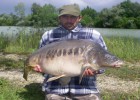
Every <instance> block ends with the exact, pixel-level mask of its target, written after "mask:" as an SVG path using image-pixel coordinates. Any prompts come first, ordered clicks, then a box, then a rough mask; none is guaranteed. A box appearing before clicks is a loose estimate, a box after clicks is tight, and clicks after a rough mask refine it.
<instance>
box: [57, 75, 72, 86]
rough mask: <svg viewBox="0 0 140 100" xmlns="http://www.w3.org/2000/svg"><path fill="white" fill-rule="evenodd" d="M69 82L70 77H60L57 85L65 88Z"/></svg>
mask: <svg viewBox="0 0 140 100" xmlns="http://www.w3.org/2000/svg"><path fill="white" fill-rule="evenodd" d="M70 80H71V77H62V78H60V79H59V83H60V84H61V85H62V86H65V85H67V84H68V83H69V82H70Z"/></svg>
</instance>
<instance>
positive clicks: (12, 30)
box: [0, 26, 140, 38]
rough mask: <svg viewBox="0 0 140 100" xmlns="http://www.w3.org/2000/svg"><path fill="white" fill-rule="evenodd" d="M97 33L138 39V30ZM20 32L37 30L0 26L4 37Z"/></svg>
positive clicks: (102, 30)
mask: <svg viewBox="0 0 140 100" xmlns="http://www.w3.org/2000/svg"><path fill="white" fill-rule="evenodd" d="M49 29H51V28H44V29H40V30H41V33H44V32H45V31H47V30H49ZM95 29H96V30H97V31H99V32H100V33H101V34H102V35H103V36H106V37H110V36H125V37H128V36H130V37H134V38H140V29H114V28H95ZM20 31H22V32H25V33H26V34H31V33H34V32H35V31H38V29H35V28H32V27H17V26H0V34H3V35H6V36H9V37H11V36H13V35H16V34H18V33H19V32H20Z"/></svg>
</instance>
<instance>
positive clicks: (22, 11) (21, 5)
mask: <svg viewBox="0 0 140 100" xmlns="http://www.w3.org/2000/svg"><path fill="white" fill-rule="evenodd" d="M15 12H16V15H17V16H18V17H19V18H20V19H24V17H25V7H24V3H23V2H20V3H18V4H17V5H16V6H15Z"/></svg>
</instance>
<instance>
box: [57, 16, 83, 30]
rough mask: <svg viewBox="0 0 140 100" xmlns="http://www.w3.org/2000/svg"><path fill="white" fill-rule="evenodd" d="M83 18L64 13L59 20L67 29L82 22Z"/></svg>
mask: <svg viewBox="0 0 140 100" xmlns="http://www.w3.org/2000/svg"><path fill="white" fill-rule="evenodd" d="M81 18H82V17H81V16H73V15H62V16H60V17H59V22H60V24H61V25H62V26H63V27H64V28H66V29H67V30H72V29H74V28H75V27H76V25H77V24H78V23H79V22H80V20H81Z"/></svg>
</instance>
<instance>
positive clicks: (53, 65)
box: [23, 39, 123, 85]
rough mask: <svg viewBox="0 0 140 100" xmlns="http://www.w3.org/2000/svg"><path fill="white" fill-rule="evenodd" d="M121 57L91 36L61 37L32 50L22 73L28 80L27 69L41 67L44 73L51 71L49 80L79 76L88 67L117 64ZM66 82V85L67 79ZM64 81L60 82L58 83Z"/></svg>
mask: <svg viewBox="0 0 140 100" xmlns="http://www.w3.org/2000/svg"><path fill="white" fill-rule="evenodd" d="M122 65H123V61H122V60H120V59H119V58H118V57H116V56H114V55H113V54H111V53H109V52H108V51H107V50H105V49H104V48H103V47H101V46H100V45H99V44H98V43H96V42H94V41H91V40H85V39H84V40H82V39H81V40H63V41H58V42H53V43H50V44H47V45H46V46H44V47H42V48H40V49H38V50H37V51H35V52H33V53H32V54H31V55H30V56H29V57H28V59H27V60H26V62H25V68H24V75H23V77H24V78H25V79H26V80H27V76H28V72H29V71H30V69H35V68H36V66H38V67H40V68H41V70H42V71H43V73H46V74H51V75H53V76H54V77H51V78H50V79H49V80H48V82H50V81H53V80H56V79H61V82H63V79H64V81H65V79H66V77H67V79H68V80H69V81H70V78H71V77H74V76H79V77H80V78H79V79H80V80H79V83H80V82H81V80H82V77H83V73H84V72H85V70H86V69H87V68H90V69H92V70H98V69H101V68H104V67H108V68H109V67H112V68H117V67H121V66H122ZM69 81H67V82H65V85H66V84H68V82H69ZM61 84H63V83H61Z"/></svg>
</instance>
